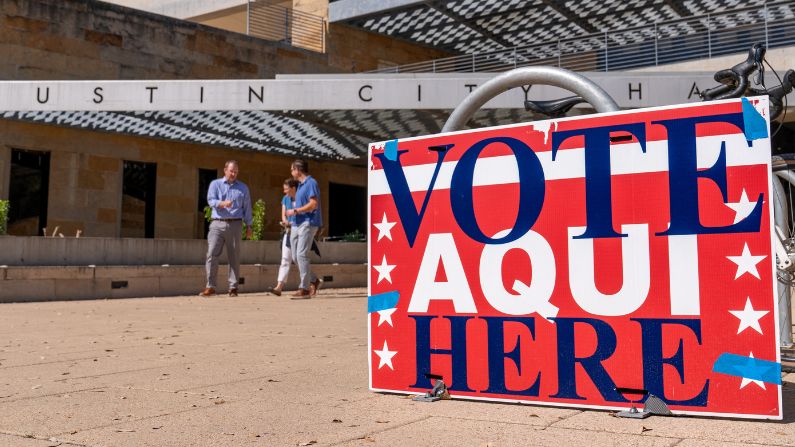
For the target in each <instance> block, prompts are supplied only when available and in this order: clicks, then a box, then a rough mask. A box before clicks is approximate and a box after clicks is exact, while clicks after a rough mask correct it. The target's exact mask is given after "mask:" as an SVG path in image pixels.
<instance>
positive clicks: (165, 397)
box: [0, 289, 795, 447]
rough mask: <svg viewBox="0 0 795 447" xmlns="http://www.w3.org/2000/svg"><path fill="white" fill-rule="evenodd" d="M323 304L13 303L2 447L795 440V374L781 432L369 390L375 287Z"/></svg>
mask: <svg viewBox="0 0 795 447" xmlns="http://www.w3.org/2000/svg"><path fill="white" fill-rule="evenodd" d="M321 293H322V296H320V297H318V298H317V299H313V300H306V301H290V300H289V299H288V298H287V297H275V296H271V295H267V294H242V295H241V296H239V297H237V298H227V297H218V298H214V299H202V298H199V297H174V298H140V299H124V300H99V301H71V302H69V301H59V302H46V303H20V304H2V305H0V334H2V335H0V446H22V447H26V446H57V445H63V446H68V445H77V446H225V445H230V446H237V445H267V446H305V445H342V446H372V445H384V446H395V445H402V446H405V447H408V446H446V445H450V446H460V445H463V446H470V445H471V446H503V445H517V446H526V445H554V446H556V447H560V446H565V445H575V444H580V445H621V446H628V445H643V446H646V445H651V446H673V445H676V446H717V445H721V446H723V445H736V446H740V445H751V444H763V445H795V373H790V374H789V375H787V376H786V377H785V379H784V380H785V385H784V391H783V395H784V415H785V420H784V421H783V422H759V421H746V420H727V419H712V418H695V417H676V418H665V417H652V418H649V419H645V420H627V419H618V418H615V417H613V416H612V415H611V413H610V412H604V411H581V410H574V409H565V408H552V407H540V406H529V405H506V404H495V403H486V402H471V401H470V402H468V401H442V402H436V403H432V404H428V403H418V402H413V401H411V400H410V399H408V398H406V397H405V396H400V395H388V394H377V393H373V392H370V391H368V389H367V359H368V353H367V324H366V315H367V314H366V312H365V309H366V307H367V303H366V292H365V290H363V289H337V290H323V291H322V292H321ZM398 355H399V354H398ZM750 386H756V385H755V384H751V385H750Z"/></svg>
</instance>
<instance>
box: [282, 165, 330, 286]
mask: <svg viewBox="0 0 795 447" xmlns="http://www.w3.org/2000/svg"><path fill="white" fill-rule="evenodd" d="M290 169H291V174H292V176H293V178H294V179H296V180H298V189H297V190H296V192H295V208H293V209H291V210H287V216H288V217H290V216H295V221H294V222H292V227H291V228H290V247H292V250H293V260H294V261H295V263H296V265H298V271H299V272H300V276H301V283H300V284H299V288H298V291H296V292H295V294H294V295H293V299H307V298H311V297H312V296H314V295H316V294H317V291H318V290H319V289H320V286H321V281H320V278H318V277H317V276H316V275H315V274H314V273H313V272H312V268H311V266H310V265H309V249H310V248H311V247H312V241H314V239H315V234H316V233H317V230H318V229H319V228H320V227H321V226H323V217H322V212H321V208H320V187H318V184H317V181H316V180H315V179H314V178H312V176H311V175H309V163H307V162H306V160H295V161H294V162H293V164H292V165H291V166H290Z"/></svg>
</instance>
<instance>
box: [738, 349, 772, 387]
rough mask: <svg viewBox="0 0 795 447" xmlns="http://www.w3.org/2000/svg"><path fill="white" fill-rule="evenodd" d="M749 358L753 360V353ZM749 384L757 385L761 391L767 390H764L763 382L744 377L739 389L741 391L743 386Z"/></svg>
mask: <svg viewBox="0 0 795 447" xmlns="http://www.w3.org/2000/svg"><path fill="white" fill-rule="evenodd" d="M749 357H751V358H754V353H753V352H752V353H751V354H750V355H749ZM751 382H753V383H755V384H757V385H759V386H760V387H762V389H763V390H766V389H767V388H765V382H762V381H761V380H754V379H749V378H746V377H743V381H742V382H740V389H743V388H745V386H746V385H748V384H749V383H751Z"/></svg>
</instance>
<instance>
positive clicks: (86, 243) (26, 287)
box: [0, 236, 369, 302]
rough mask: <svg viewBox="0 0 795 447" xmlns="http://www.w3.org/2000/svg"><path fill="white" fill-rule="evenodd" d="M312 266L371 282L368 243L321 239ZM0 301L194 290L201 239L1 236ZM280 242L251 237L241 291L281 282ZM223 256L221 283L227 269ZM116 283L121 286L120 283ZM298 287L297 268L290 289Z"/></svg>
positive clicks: (199, 283)
mask: <svg viewBox="0 0 795 447" xmlns="http://www.w3.org/2000/svg"><path fill="white" fill-rule="evenodd" d="M319 245H320V251H321V254H322V255H323V256H322V257H317V256H316V255H314V254H312V255H311V256H312V263H313V265H312V270H313V271H314V272H315V273H316V274H317V275H318V276H320V277H321V278H323V279H324V281H325V284H324V287H326V288H339V287H365V286H367V275H368V271H369V270H368V267H367V245H366V244H364V243H346V242H329V243H320V244H319ZM0 247H2V250H0V302H12V301H47V300H73V299H103V298H137V297H149V296H172V295H192V294H194V293H198V292H199V291H200V290H201V289H202V288H203V287H204V284H205V270H204V265H203V262H204V259H205V253H206V252H207V243H206V242H205V241H202V240H184V239H182V240H180V239H127V238H79V239H76V238H49V237H48V238H43V237H14V236H0ZM280 259H281V246H280V244H279V242H278V241H257V242H254V241H245V242H243V244H242V249H241V263H242V264H243V265H241V277H242V278H243V279H242V283H241V285H240V291H241V292H242V293H249V292H263V291H266V290H268V288H269V287H272V286H274V285H276V276H277V273H278V269H279V265H278V264H279V262H280ZM226 262H227V261H226V256H225V255H224V256H222V257H221V266H220V267H219V270H218V283H219V286H220V288H221V290H220V292H223V290H224V288H223V286H224V284H225V278H226V277H227V274H228V269H227V266H226ZM114 282H115V284H114ZM297 285H298V269H297V268H296V267H295V266H293V268H292V269H291V271H290V276H289V277H288V279H287V288H288V289H292V288H295V287H297Z"/></svg>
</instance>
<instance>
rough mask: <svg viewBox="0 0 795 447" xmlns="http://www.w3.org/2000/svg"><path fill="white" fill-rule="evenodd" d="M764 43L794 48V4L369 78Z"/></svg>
mask: <svg viewBox="0 0 795 447" xmlns="http://www.w3.org/2000/svg"><path fill="white" fill-rule="evenodd" d="M652 25H653V27H652ZM760 41H761V42H765V44H766V45H767V48H776V47H782V46H791V45H792V42H794V41H795V1H792V0H786V1H776V2H768V3H766V4H765V5H761V6H746V7H742V8H735V9H732V10H729V11H724V12H721V13H717V14H714V13H710V14H703V15H699V16H689V17H683V18H680V19H673V20H667V21H661V22H657V23H654V24H646V25H638V26H633V27H629V28H622V29H614V30H609V31H602V32H598V33H592V34H586V35H581V36H576V37H569V38H563V39H557V40H554V41H548V42H545V43H541V44H531V45H522V46H516V47H513V48H508V49H505V50H492V51H487V52H480V53H471V54H466V55H461V56H450V57H445V58H440V59H433V60H429V61H423V62H415V63H412V64H406V65H399V66H394V67H388V68H384V69H380V70H374V71H370V72H369V73H449V72H475V71H478V72H501V71H506V70H510V69H513V68H517V67H525V66H534V65H551V66H557V67H561V68H567V69H569V70H575V71H617V70H626V69H631V68H639V67H648V66H657V65H664V64H670V63H674V62H682V61H687V60H693V59H705V58H711V57H715V56H721V55H726V54H733V53H739V52H744V51H745V50H746V49H747V48H748V47H750V46H751V44H752V43H753V42H760Z"/></svg>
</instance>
